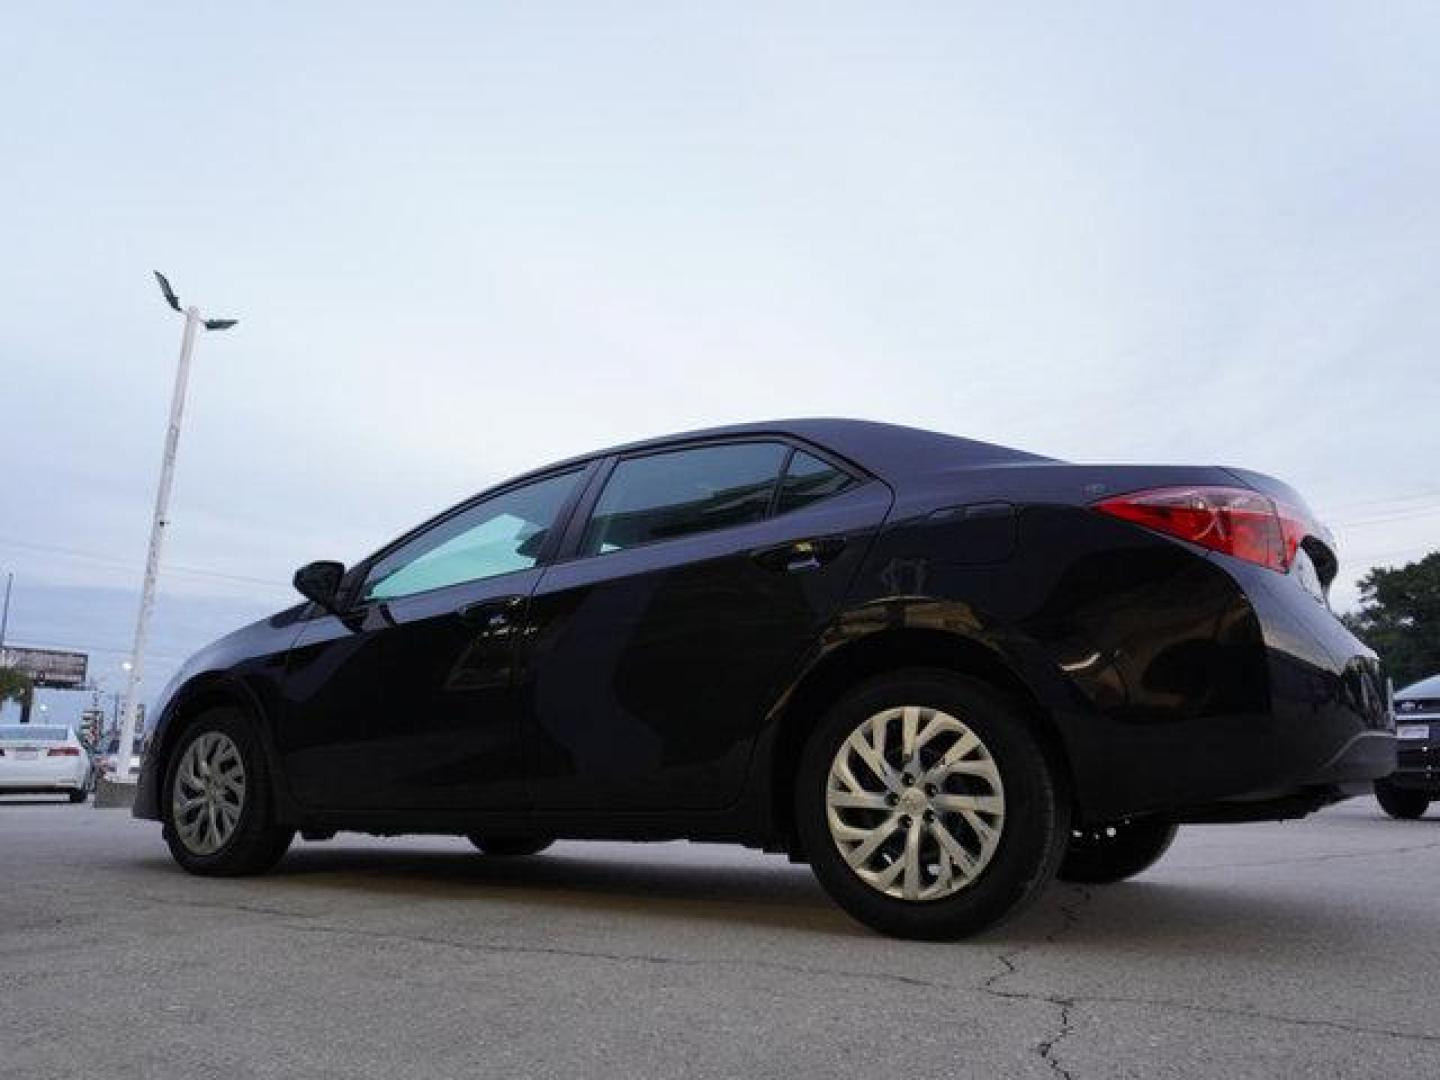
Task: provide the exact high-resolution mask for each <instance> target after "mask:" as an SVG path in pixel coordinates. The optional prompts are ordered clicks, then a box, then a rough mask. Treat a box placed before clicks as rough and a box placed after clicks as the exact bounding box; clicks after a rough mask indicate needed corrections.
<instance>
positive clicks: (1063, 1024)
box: [980, 886, 1093, 1080]
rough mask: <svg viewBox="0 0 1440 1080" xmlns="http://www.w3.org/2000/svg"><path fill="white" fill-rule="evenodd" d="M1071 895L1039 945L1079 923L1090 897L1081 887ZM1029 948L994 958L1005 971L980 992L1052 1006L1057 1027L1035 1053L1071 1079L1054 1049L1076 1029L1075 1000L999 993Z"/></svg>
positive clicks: (989, 981) (1055, 1070)
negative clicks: (1056, 920) (1074, 1016)
mask: <svg viewBox="0 0 1440 1080" xmlns="http://www.w3.org/2000/svg"><path fill="white" fill-rule="evenodd" d="M1074 893H1075V895H1074V896H1072V898H1071V900H1070V902H1069V903H1064V902H1062V903H1061V904H1060V925H1059V926H1057V927H1055V929H1054V930H1051V931H1050V932H1049V933H1048V934H1046V935H1045V937H1044V938H1042V939H1041V944H1042V945H1054V944H1055V943H1056V942H1057V941H1059V940H1060V938H1062V937H1064V936H1065V935H1066V934H1067V933H1069V932H1070V931H1071V930H1073V929H1075V927H1076V925H1077V924H1078V923H1079V922H1080V909H1081V908H1082V907H1084V906H1085V905H1086V904H1087V903H1089V902H1090V900H1091V898H1092V896H1093V894H1092V893H1091V891H1090V890H1089V889H1087V888H1085V887H1084V886H1076V887H1075V889H1074ZM1030 947H1031V946H1029V945H1021V946H1019V947H1018V948H1015V949H1011V950H1010V951H1009V952H1006V953H1001V954H1000V955H999V956H997V957H996V959H997V960H998V961H999V962H1000V964H1001V966H1002V968H1003V969H1004V970H1002V971H999V972H996V973H995V974H994V975H992V976H990V978H988V979H986V980H985V981H984V982H983V983H981V984H980V990H981V992H982V993H985V994H989V995H990V996H992V997H998V998H1004V999H1010V1000H1030V1001H1044V1002H1046V1003H1048V1004H1050V1005H1053V1006H1055V1007H1056V1008H1057V1009H1058V1010H1059V1013H1060V1015H1059V1021H1060V1022H1059V1026H1058V1027H1057V1028H1056V1030H1055V1032H1054V1033H1053V1034H1052V1035H1050V1036H1049V1037H1048V1038H1044V1039H1041V1040H1040V1041H1039V1042H1038V1043H1036V1044H1035V1052H1036V1053H1037V1054H1039V1055H1040V1060H1041V1061H1043V1062H1045V1064H1046V1065H1047V1066H1049V1068H1050V1071H1051V1072H1052V1073H1054V1074H1055V1075H1056V1076H1059V1077H1063V1078H1064V1080H1074V1074H1072V1073H1071V1072H1070V1070H1069V1069H1067V1068H1065V1066H1064V1065H1062V1064H1061V1063H1060V1059H1059V1058H1058V1057H1057V1056H1056V1054H1055V1047H1056V1046H1058V1045H1059V1044H1060V1043H1061V1042H1062V1041H1064V1040H1065V1039H1067V1038H1069V1037H1070V1035H1071V1034H1072V1033H1073V1032H1074V1030H1075V1029H1074V1026H1073V1014H1074V1010H1075V999H1074V998H1072V997H1064V996H1061V995H1028V994H1021V993H1018V992H1015V991H1010V990H1002V989H1001V988H1000V985H999V984H1000V983H1001V982H1002V981H1003V980H1005V979H1008V978H1010V977H1011V976H1012V975H1016V974H1018V973H1019V970H1020V968H1019V964H1018V963H1017V961H1018V960H1019V957H1020V955H1021V954H1022V953H1024V952H1027V951H1028V950H1029V949H1030Z"/></svg>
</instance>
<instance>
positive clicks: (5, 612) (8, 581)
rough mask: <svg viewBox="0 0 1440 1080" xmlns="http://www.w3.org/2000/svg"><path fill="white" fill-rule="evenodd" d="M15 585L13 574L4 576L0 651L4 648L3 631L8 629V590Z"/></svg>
mask: <svg viewBox="0 0 1440 1080" xmlns="http://www.w3.org/2000/svg"><path fill="white" fill-rule="evenodd" d="M14 584H15V574H14V573H13V572H11V573H9V574H6V575H5V607H4V610H3V611H0V649H3V648H5V631H7V630H8V629H10V588H11V586H13V585H14Z"/></svg>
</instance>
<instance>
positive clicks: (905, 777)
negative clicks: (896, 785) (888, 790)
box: [900, 772, 915, 787]
mask: <svg viewBox="0 0 1440 1080" xmlns="http://www.w3.org/2000/svg"><path fill="white" fill-rule="evenodd" d="M900 782H901V783H902V784H904V785H905V786H906V787H909V786H910V785H911V784H913V783H915V778H914V777H913V776H911V775H910V774H909V773H908V772H907V773H901V774H900Z"/></svg>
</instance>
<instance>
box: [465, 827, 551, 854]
mask: <svg viewBox="0 0 1440 1080" xmlns="http://www.w3.org/2000/svg"><path fill="white" fill-rule="evenodd" d="M467 839H468V840H469V841H470V843H472V844H474V845H475V846H476V847H477V848H479V849H480V851H481V852H482V853H483V854H485V855H488V856H489V857H490V858H492V859H521V858H524V857H525V856H527V855H538V854H540V852H542V851H544V850H545V849H546V848H548V847H549V846H550V845H551V844H553V843H555V841H554V840H552V839H551V838H550V837H548V836H482V835H481V834H480V833H471V834H470V835H469V836H468V837H467Z"/></svg>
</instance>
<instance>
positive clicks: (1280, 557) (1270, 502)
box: [1094, 487, 1312, 574]
mask: <svg viewBox="0 0 1440 1080" xmlns="http://www.w3.org/2000/svg"><path fill="white" fill-rule="evenodd" d="M1094 507H1095V509H1096V510H1099V511H1100V512H1101V513H1103V514H1109V515H1110V516H1111V517H1117V518H1122V519H1123V520H1125V521H1133V522H1134V523H1135V524H1137V525H1144V526H1145V527H1146V528H1147V529H1154V530H1155V531H1157V532H1162V533H1165V534H1166V535H1168V536H1175V537H1178V538H1180V539H1181V540H1188V541H1190V542H1191V543H1192V544H1199V545H1200V546H1201V547H1206V548H1209V549H1210V550H1211V551H1221V552H1224V553H1225V554H1226V555H1234V556H1235V557H1236V558H1237V559H1246V560H1248V561H1250V562H1253V563H1259V564H1260V565H1261V566H1266V567H1269V568H1270V569H1271V570H1278V571H1279V572H1280V573H1282V574H1283V573H1285V572H1286V571H1288V570H1289V569H1290V564H1291V563H1292V562H1294V561H1295V552H1296V551H1297V550H1298V549H1299V547H1300V544H1301V543H1302V542H1303V541H1304V539H1305V537H1306V535H1307V534H1308V533H1309V532H1310V530H1311V527H1312V526H1311V524H1310V521H1309V518H1308V517H1307V515H1306V514H1305V512H1304V511H1302V510H1297V509H1294V508H1292V507H1288V506H1285V505H1284V504H1282V503H1277V502H1276V501H1275V500H1274V499H1271V498H1269V497H1268V496H1265V495H1262V494H1260V493H1259V492H1258V491H1251V490H1250V489H1249V488H1231V487H1168V488H1152V489H1151V490H1149V491H1135V492H1131V493H1130V494H1129V495H1117V496H1116V497H1114V498H1111V499H1104V500H1102V501H1100V502H1098V503H1095V504H1094Z"/></svg>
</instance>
